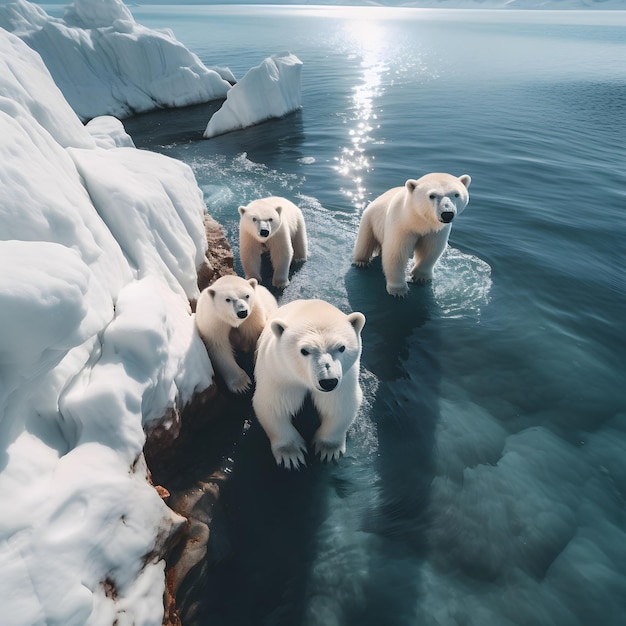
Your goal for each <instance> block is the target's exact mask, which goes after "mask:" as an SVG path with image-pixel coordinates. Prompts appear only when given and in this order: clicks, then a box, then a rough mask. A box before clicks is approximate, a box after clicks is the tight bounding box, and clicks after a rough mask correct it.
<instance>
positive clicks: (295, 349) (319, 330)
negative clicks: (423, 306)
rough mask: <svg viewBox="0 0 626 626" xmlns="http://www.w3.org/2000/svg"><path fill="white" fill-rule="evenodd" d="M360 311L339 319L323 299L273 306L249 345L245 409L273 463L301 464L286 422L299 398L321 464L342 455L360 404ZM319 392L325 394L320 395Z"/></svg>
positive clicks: (296, 439) (299, 443) (300, 450)
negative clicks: (251, 387)
mask: <svg viewBox="0 0 626 626" xmlns="http://www.w3.org/2000/svg"><path fill="white" fill-rule="evenodd" d="M364 324H365V316H364V315H363V314H362V313H351V314H350V315H346V314H345V313H342V312H341V311H340V310H339V309H337V308H336V307H334V306H333V305H332V304H329V303H328V302H324V301H323V300H295V301H293V302H290V303H289V304H286V305H284V306H282V307H280V308H279V309H278V310H277V311H276V312H275V313H274V315H273V316H272V318H271V319H270V320H269V322H268V323H267V325H266V326H265V329H264V330H263V332H262V333H261V337H260V338H259V342H258V345H257V353H256V363H255V367H254V377H255V379H256V389H255V392H254V396H253V398H252V406H253V407H254V411H255V413H256V416H257V418H258V420H259V422H260V424H261V426H262V427H263V429H264V430H265V432H266V433H267V436H268V437H269V440H270V443H271V446H272V453H273V454H274V458H275V459H276V463H277V464H278V465H281V464H284V466H285V467H286V468H289V469H290V468H298V467H299V466H300V465H301V464H302V465H305V459H304V455H305V452H306V444H305V442H304V440H303V438H302V436H301V435H300V433H298V431H297V430H296V429H295V427H294V426H293V424H292V421H291V420H292V417H293V416H294V415H295V414H296V413H297V412H298V411H299V410H300V408H301V407H302V405H303V403H304V400H305V398H306V396H307V394H311V398H312V400H313V404H314V405H315V407H316V409H317V411H318V413H319V417H320V420H321V424H320V427H319V428H318V430H317V432H316V433H315V435H314V437H313V444H314V446H315V451H316V453H317V454H319V455H320V458H321V459H322V460H323V461H329V460H334V459H338V458H339V457H340V456H341V455H342V454H343V453H344V452H345V450H346V432H347V430H348V428H349V427H350V424H351V423H352V422H353V420H354V418H355V416H356V413H357V411H358V409H359V406H360V405H361V400H362V397H363V394H362V392H361V387H360V386H359V365H360V358H361V329H362V328H363V325H364ZM325 388H326V389H327V390H325Z"/></svg>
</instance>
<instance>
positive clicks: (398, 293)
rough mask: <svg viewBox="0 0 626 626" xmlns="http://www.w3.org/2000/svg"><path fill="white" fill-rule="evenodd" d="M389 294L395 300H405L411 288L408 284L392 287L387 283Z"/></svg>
mask: <svg viewBox="0 0 626 626" xmlns="http://www.w3.org/2000/svg"><path fill="white" fill-rule="evenodd" d="M387 293H388V294H389V295H390V296H394V297H395V298H404V297H405V296H406V295H407V294H408V293H409V288H408V287H407V284H406V283H402V284H401V285H390V284H389V283H387Z"/></svg>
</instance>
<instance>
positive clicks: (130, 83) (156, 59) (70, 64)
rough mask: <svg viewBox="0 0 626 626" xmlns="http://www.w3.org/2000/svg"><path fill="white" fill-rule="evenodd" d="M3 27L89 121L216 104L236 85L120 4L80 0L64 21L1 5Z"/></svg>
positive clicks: (22, 4) (22, 1)
mask: <svg viewBox="0 0 626 626" xmlns="http://www.w3.org/2000/svg"><path fill="white" fill-rule="evenodd" d="M0 27H1V28H4V29H5V30H7V31H9V32H13V33H15V34H16V35H17V36H18V37H20V38H21V39H22V40H24V41H25V42H26V43H27V44H28V45H29V46H30V47H31V48H32V49H33V50H36V51H37V52H38V53H39V54H40V55H41V58H42V59H43V61H44V63H45V64H46V66H47V67H48V69H49V71H50V74H52V77H53V78H54V81H55V82H56V84H57V85H58V87H59V88H60V90H61V91H62V92H63V95H64V96H65V98H66V99H67V101H68V102H69V103H70V105H71V107H72V108H73V109H74V111H75V112H76V113H77V114H78V116H79V117H80V118H81V119H83V120H88V119H91V118H92V117H96V116H98V115H115V116H116V117H120V118H123V117H128V116H129V115H132V114H133V113H137V112H142V111H150V110H153V109H157V108H160V107H179V106H186V105H190V104H199V103H203V102H208V101H210V100H217V99H220V98H224V97H225V96H226V93H227V92H228V90H229V89H230V87H231V86H230V83H229V82H227V81H226V80H224V79H223V78H222V77H221V76H220V74H218V73H217V72H215V71H213V70H210V69H208V68H207V67H206V66H205V65H204V64H203V63H202V61H200V59H199V58H198V56H197V55H195V54H193V53H192V52H190V51H189V50H188V49H187V48H186V47H185V46H183V44H181V43H180V42H179V41H177V40H176V38H175V37H174V35H173V33H172V32H171V31H165V30H153V29H150V28H146V27H145V26H141V25H140V24H137V23H136V22H135V21H134V19H133V17H132V15H131V13H130V11H129V10H128V9H127V8H126V7H125V6H124V4H123V3H122V2H120V1H119V0H77V1H76V2H74V4H73V5H72V6H70V7H69V9H68V11H67V14H66V20H65V21H64V20H61V19H58V18H53V17H50V16H49V15H48V14H47V13H46V12H45V11H44V10H43V9H41V8H40V7H36V6H35V5H33V4H31V3H29V2H26V0H17V2H14V3H11V4H7V5H5V6H0Z"/></svg>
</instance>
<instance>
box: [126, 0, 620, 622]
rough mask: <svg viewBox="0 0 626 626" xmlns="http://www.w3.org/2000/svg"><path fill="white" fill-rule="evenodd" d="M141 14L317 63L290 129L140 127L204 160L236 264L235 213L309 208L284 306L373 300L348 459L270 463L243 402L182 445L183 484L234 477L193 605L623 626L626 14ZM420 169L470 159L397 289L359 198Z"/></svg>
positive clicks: (240, 47) (245, 53) (205, 112)
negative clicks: (420, 274)
mask: <svg viewBox="0 0 626 626" xmlns="http://www.w3.org/2000/svg"><path fill="white" fill-rule="evenodd" d="M132 10H133V14H134V15H135V18H136V19H137V21H139V22H140V23H143V24H145V25H147V26H152V27H170V28H172V29H173V30H174V33H175V34H176V36H177V37H178V38H179V39H180V40H181V41H183V42H184V43H185V44H186V45H187V46H188V47H190V48H191V49H192V50H193V51H194V52H196V53H197V54H198V55H199V56H200V58H201V59H202V60H203V61H204V62H205V63H206V64H207V65H209V66H212V65H222V66H228V67H230V68H231V70H232V71H233V72H234V73H235V75H236V76H237V77H241V76H242V75H243V73H244V72H245V71H246V70H247V69H249V68H250V67H252V66H254V65H258V64H259V63H260V62H261V61H262V60H263V59H264V58H265V57H266V56H268V55H270V54H273V53H276V52H280V51H282V50H289V51H291V52H292V53H294V54H296V55H297V56H298V57H299V58H300V59H301V60H302V61H303V63H304V66H303V72H302V100H303V107H302V110H301V111H299V112H297V113H295V114H293V115H291V116H289V117H287V118H285V119H282V120H277V121H272V122H268V123H265V124H262V125H259V126H257V127H255V128H251V129H247V130H244V131H239V132H236V133H231V134H228V135H224V136H222V137H218V138H214V139H211V140H203V139H202V138H201V136H202V131H203V130H204V128H205V126H206V123H207V122H208V118H209V115H210V112H211V111H212V110H214V109H215V105H213V104H210V105H207V106H200V107H190V108H188V109H183V110H179V111H165V112H157V113H154V114H149V115H145V116H141V117H138V118H134V119H131V120H126V121H125V124H126V127H127V130H128V131H129V132H130V133H131V135H132V136H133V138H134V140H135V142H136V144H137V145H138V146H140V147H147V148H150V149H153V150H157V151H160V152H163V153H165V154H168V155H170V156H173V157H176V158H179V159H182V160H183V161H185V162H187V163H188V164H189V165H190V166H191V167H192V168H193V170H194V172H195V174H196V177H197V179H198V182H199V184H200V186H201V188H202V189H203V191H204V193H205V198H206V202H207V207H208V210H209V212H210V213H211V214H212V215H213V216H214V217H215V218H216V219H217V220H218V221H219V222H220V223H221V224H222V225H223V226H224V228H225V230H226V233H227V236H228V238H229V240H230V242H231V244H232V247H233V249H234V251H235V254H236V257H237V255H238V234H237V233H238V215H237V211H236V208H237V206H238V205H239V204H245V203H247V202H249V201H250V200H252V199H253V198H256V197H260V196H264V195H283V196H287V197H288V198H290V199H292V200H294V201H295V202H297V203H299V204H300V205H301V206H302V208H303V211H304V213H305V218H306V220H307V222H308V226H309V237H310V248H311V255H310V259H309V260H308V261H307V262H306V263H305V264H304V265H303V266H302V267H301V268H300V269H298V270H297V271H296V272H295V273H294V275H293V278H292V283H291V284H290V285H289V287H288V288H287V289H286V290H285V291H284V293H283V294H282V295H281V296H280V299H281V301H283V302H287V301H289V300H292V299H294V298H299V297H305V298H309V297H322V298H324V299H327V300H329V301H330V302H332V303H333V304H335V305H337V306H339V307H340V308H343V309H344V310H359V311H362V312H364V313H365V315H366V316H367V324H366V326H365V328H364V331H363V344H364V346H363V358H362V367H363V371H362V384H363V388H364V391H365V396H366V400H365V403H364V406H363V409H362V411H361V412H360V414H359V417H358V419H357V421H356V423H355V424H354V426H353V428H352V429H351V431H350V433H349V438H348V450H347V454H346V456H345V457H344V458H343V459H342V460H341V461H340V462H339V463H338V464H337V465H334V466H321V465H319V464H318V463H315V462H311V464H310V466H309V468H308V469H307V470H305V471H302V472H299V473H288V472H285V471H283V470H279V469H277V468H275V467H274V466H273V460H272V458H271V454H270V451H269V445H268V444H267V439H266V438H265V436H264V434H263V433H262V431H261V430H260V428H259V427H258V425H257V424H256V422H255V420H254V416H253V414H252V412H251V409H250V402H249V398H244V399H239V400H236V401H234V402H233V404H232V405H231V408H230V409H229V411H230V413H231V415H230V416H228V420H227V421H225V422H223V423H220V424H218V425H213V426H212V427H211V428H210V429H208V431H207V432H206V433H205V434H204V436H203V437H202V436H200V437H199V436H196V437H195V438H194V441H193V443H192V444H191V445H190V446H188V447H187V448H186V450H185V455H186V456H185V459H184V460H183V461H182V462H180V461H179V465H178V466H177V470H176V471H177V472H180V476H179V480H178V482H177V481H176V480H175V479H174V478H172V484H170V485H169V487H171V488H172V489H175V488H176V486H177V485H178V486H179V487H181V488H182V487H185V486H188V485H189V484H192V483H193V481H194V480H201V479H203V477H204V478H206V476H208V475H209V474H210V473H211V472H213V471H214V470H215V469H217V468H219V467H222V468H225V469H226V470H227V480H226V481H225V483H224V487H223V492H222V494H223V497H222V509H221V514H219V515H218V516H217V518H216V522H215V524H214V526H215V527H214V533H213V540H212V545H211V550H210V554H209V558H208V565H209V567H208V574H207V572H206V571H205V570H203V572H202V576H201V575H200V573H199V577H198V581H199V582H198V584H197V585H196V586H195V587H194V588H193V589H191V590H189V591H188V597H187V598H185V599H183V600H182V602H181V606H182V611H183V614H184V615H185V617H186V622H185V623H186V624H198V625H200V624H201V625H209V624H211V625H213V624H228V625H251V626H253V625H254V626H257V625H260V624H280V625H285V626H288V625H290V626H297V625H300V624H306V625H307V626H308V625H319V626H331V625H342V626H343V625H347V626H353V625H354V626H369V625H372V626H373V625H377V626H378V625H383V624H384V625H385V626H388V625H390V626H395V625H397V626H409V625H411V626H412V625H418V624H419V625H422V624H425V625H435V624H440V625H445V626H448V625H457V624H458V625H461V624H462V625H468V626H469V625H476V626H487V625H492V624H493V625H495V626H507V625H533V626H535V625H542V626H543V625H552V624H554V625H559V626H561V625H563V626H572V625H581V626H583V625H584V626H586V625H590V624H594V625H595V624H603V625H610V626H612V625H615V626H617V625H621V624H623V623H624V619H625V618H624V615H625V614H626V533H625V531H626V519H625V516H626V509H625V497H626V455H625V454H624V450H625V447H626V391H625V380H626V375H625V372H626V367H625V365H626V350H625V348H626V345H625V344H626V341H625V331H626V322H625V320H626V279H625V269H624V268H625V267H626V245H625V243H624V234H625V230H626V229H625V226H626V222H625V220H626V149H625V148H624V143H625V142H624V140H625V138H626V64H625V63H624V59H626V12H552V11H546V12H532V11H527V12H508V11H502V12H491V11H482V10H471V11H453V10H448V11H437V10H416V9H377V8H375V7H368V8H359V9H356V8H353V9H344V8H340V7H335V8H332V7H275V6H267V7H258V6H254V7H241V6H239V7H237V6H230V7H220V6H212V7H199V6H177V7H171V6H166V7H156V6H146V7H133V9H132ZM429 171H447V172H450V173H453V174H456V175H460V174H464V173H467V174H470V175H471V176H472V180H473V182H472V185H471V187H470V204H469V206H468V208H467V210H466V211H465V212H464V213H463V215H462V216H461V217H460V218H459V219H458V220H456V221H455V223H454V225H453V227H452V235H451V238H450V248H449V250H448V251H447V253H446V254H445V256H444V258H443V259H442V261H441V264H440V266H439V267H438V268H437V270H436V274H435V280H434V282H433V285H432V287H412V288H411V291H410V295H409V297H408V298H407V299H406V300H404V301H396V300H394V299H392V298H390V297H389V296H387V295H386V293H385V289H384V280H383V277H382V273H381V271H380V266H379V265H376V264H374V267H373V268H372V269H370V270H369V271H357V270H355V269H353V268H351V266H350V258H351V250H352V246H353V243H354V240H355V236H356V230H357V227H358V222H359V216H360V213H361V211H362V209H363V207H364V206H365V205H366V204H367V202H368V201H370V200H372V199H373V198H374V197H375V196H376V195H378V194H379V193H381V192H383V191H384V190H386V189H387V188H389V187H392V186H396V185H401V184H403V183H404V181H405V180H406V179H407V178H414V177H418V176H420V175H422V174H424V173H427V172H429ZM236 269H237V270H239V271H240V270H241V266H240V264H239V263H238V261H237V263H236ZM314 419H315V416H314V415H312V414H311V411H310V409H309V408H307V409H306V410H305V411H304V414H303V416H301V418H299V425H300V427H301V428H302V429H303V430H304V431H307V429H309V430H310V429H311V428H312V427H313V425H314V424H313V422H314ZM181 468H183V469H181Z"/></svg>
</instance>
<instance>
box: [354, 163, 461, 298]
mask: <svg viewBox="0 0 626 626" xmlns="http://www.w3.org/2000/svg"><path fill="white" fill-rule="evenodd" d="M471 180H472V179H471V178H470V177H469V176H468V175H467V174H463V176H459V177H458V178H457V177H456V176H452V175H451V174H442V173H432V174H426V175H425V176H422V177H421V178H419V179H417V180H413V179H409V180H407V181H406V183H405V184H404V187H395V188H393V189H390V190H389V191H386V192H385V193H384V194H383V195H382V196H379V197H378V198H376V199H375V200H373V201H372V202H371V203H370V204H369V205H368V207H367V208H366V209H365V211H363V215H362V216H361V223H360V225H359V232H358V235H357V241H356V245H355V247H354V256H353V263H354V265H356V266H359V267H367V266H368V265H369V262H370V259H371V258H372V256H373V255H374V254H376V253H380V254H381V257H382V259H381V260H382V267H383V273H384V274H385V279H386V281H387V292H388V293H389V294H391V295H392V296H401V297H402V296H405V295H406V294H407V292H408V287H407V283H406V278H405V270H406V264H407V261H408V260H409V258H410V256H411V254H413V261H414V262H413V267H412V269H411V272H410V279H411V282H414V283H428V282H430V281H431V280H432V277H433V267H434V266H435V263H436V262H437V261H438V260H439V257H440V256H441V255H442V254H443V251H444V250H445V248H446V245H447V244H448V237H449V236H450V230H451V228H452V227H451V222H452V220H453V219H454V218H455V217H456V216H457V215H459V214H460V213H461V212H462V211H463V209H465V207H466V206H467V203H468V202H469V193H468V187H469V186H470V182H471Z"/></svg>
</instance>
